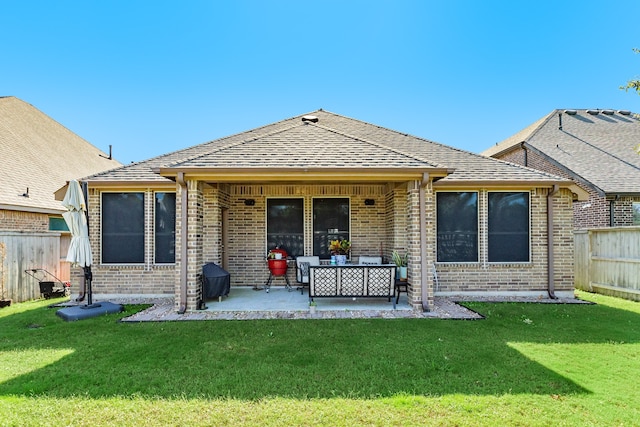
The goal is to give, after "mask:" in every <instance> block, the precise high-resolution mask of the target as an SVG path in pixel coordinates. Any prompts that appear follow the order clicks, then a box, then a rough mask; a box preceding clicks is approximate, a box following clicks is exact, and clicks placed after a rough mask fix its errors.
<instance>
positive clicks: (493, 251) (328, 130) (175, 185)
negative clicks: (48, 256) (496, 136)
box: [74, 110, 581, 312]
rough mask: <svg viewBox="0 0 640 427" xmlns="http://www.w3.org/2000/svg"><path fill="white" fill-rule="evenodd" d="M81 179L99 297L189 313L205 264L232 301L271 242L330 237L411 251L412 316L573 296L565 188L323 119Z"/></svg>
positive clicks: (302, 247)
mask: <svg viewBox="0 0 640 427" xmlns="http://www.w3.org/2000/svg"><path fill="white" fill-rule="evenodd" d="M81 181H83V182H84V183H86V184H87V186H88V194H89V197H88V206H89V218H90V219H89V222H90V239H91V243H92V247H93V251H94V260H95V265H94V267H93V291H94V293H95V294H96V295H99V296H101V297H105V298H113V297H114V296H116V295H122V294H128V295H133V294H144V295H147V296H167V295H170V296H174V298H175V308H176V310H177V311H179V312H182V311H185V310H188V311H190V310H195V309H196V308H197V305H198V301H199V299H200V298H201V288H200V285H199V283H198V275H199V273H200V272H201V271H202V266H203V265H204V264H205V263H208V262H215V263H217V264H220V265H222V266H223V268H225V269H226V270H227V271H229V272H230V274H231V286H232V291H231V292H233V287H234V286H255V285H260V284H263V283H264V281H265V279H266V277H267V269H266V265H265V255H266V253H267V251H268V250H269V249H271V248H273V247H274V246H275V245H276V244H278V245H281V246H283V247H285V248H286V249H287V251H288V253H289V254H290V255H291V256H293V257H295V256H300V255H319V256H320V257H321V258H325V257H328V256H329V254H328V252H327V242H328V240H329V239H331V238H335V237H341V238H347V239H349V240H351V241H352V243H353V246H352V252H351V254H352V256H363V255H377V256H379V255H382V256H383V257H384V259H385V261H387V262H388V261H389V260H390V258H391V253H392V251H393V250H398V251H401V252H405V251H406V252H407V253H408V254H409V268H408V270H409V283H410V286H409V292H408V296H409V303H410V304H411V305H412V306H413V307H414V308H416V309H427V310H428V309H430V308H431V307H432V304H433V299H434V296H435V295H439V294H441V295H445V294H454V293H455V294H463V293H467V294H476V295H477V294H491V293H494V294H497V293H502V294H505V293H517V294H526V295H545V296H546V295H548V294H554V293H555V294H556V295H558V296H573V237H572V209H571V205H572V203H573V200H574V198H575V197H576V194H581V191H580V190H579V189H577V187H576V186H575V185H574V184H573V183H572V182H571V181H570V180H568V179H564V178H560V177H557V176H554V175H551V174H548V173H544V172H539V171H535V170H532V169H528V168H523V167H521V166H518V165H513V164H509V163H506V162H502V161H499V160H495V159H490V158H487V157H484V156H480V155H477V154H472V153H469V152H465V151H462V150H458V149H455V148H451V147H448V146H445V145H442V144H438V143H435V142H431V141H428V140H425V139H422V138H418V137H414V136H410V135H407V134H405V133H400V132H396V131H393V130H389V129H385V128H383V127H380V126H376V125H373V124H369V123H365V122H362V121H358V120H354V119H351V118H347V117H344V116H340V115H337V114H333V113H329V112H326V111H323V110H318V111H315V112H312V113H309V114H306V115H301V116H297V117H293V118H290V119H286V120H282V121H279V122H276V123H273V124H269V125H266V126H263V127H260V128H257V129H253V130H249V131H247V132H243V133H240V134H236V135H232V136H229V137H225V138H221V139H218V140H214V141H211V142H207V143H204V144H201V145H197V146H193V147H190V148H186V149H184V150H180V151H176V152H173V153H169V154H166V155H162V156H159V157H156V158H152V159H150V160H147V161H143V162H140V163H135V164H131V165H126V166H123V167H120V168H117V169H114V170H111V171H107V172H104V173H99V174H95V175H92V176H88V177H86V178H83V179H81ZM549 224H551V227H549ZM548 230H552V232H551V233H550V234H549V233H548ZM436 272H437V281H436V280H435V278H436ZM289 274H291V279H292V280H294V276H295V271H293V269H289ZM80 276H81V274H80V272H79V271H78V274H77V277H76V278H75V279H76V280H75V281H77V282H79V281H80V280H81V277H80ZM77 285H78V284H77V283H74V286H77ZM76 289H77V288H76Z"/></svg>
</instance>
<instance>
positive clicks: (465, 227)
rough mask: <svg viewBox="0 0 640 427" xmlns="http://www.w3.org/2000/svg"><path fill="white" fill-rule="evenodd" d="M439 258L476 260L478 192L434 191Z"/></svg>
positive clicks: (447, 260)
mask: <svg viewBox="0 0 640 427" xmlns="http://www.w3.org/2000/svg"><path fill="white" fill-rule="evenodd" d="M436 197H437V198H436V203H437V219H436V221H437V248H438V261H439V262H477V261H478V193H476V192H443V193H437V195H436Z"/></svg>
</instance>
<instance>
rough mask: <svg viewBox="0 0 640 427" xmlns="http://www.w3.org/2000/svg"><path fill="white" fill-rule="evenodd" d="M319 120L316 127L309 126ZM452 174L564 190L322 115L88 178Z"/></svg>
mask: <svg viewBox="0 0 640 427" xmlns="http://www.w3.org/2000/svg"><path fill="white" fill-rule="evenodd" d="M309 115H312V116H316V117H317V118H318V121H317V122H316V123H314V122H309V121H303V120H302V117H304V116H309ZM303 167H313V168H315V169H316V170H322V169H327V170H329V169H335V168H345V169H349V170H352V171H353V170H356V171H357V170H363V171H366V170H367V169H397V170H408V169H412V168H416V169H424V170H428V169H434V168H436V169H449V170H450V171H451V170H454V171H453V173H451V174H449V175H448V176H447V177H446V178H443V179H441V180H440V181H438V183H439V185H442V184H445V185H446V184H447V183H449V184H452V185H453V184H456V183H463V182H468V181H485V182H489V183H500V182H504V181H510V182H511V181H514V182H521V183H526V182H549V183H552V182H558V181H563V180H562V179H561V178H558V177H556V176H554V175H550V174H546V173H543V172H539V171H535V170H533V169H529V168H525V167H522V166H518V165H514V164H510V163H507V162H503V161H500V160H495V159H490V158H487V157H485V156H481V155H478V154H473V153H470V152H467V151H463V150H459V149H456V148H452V147H449V146H446V145H442V144H439V143H436V142H432V141H429V140H426V139H423V138H418V137H415V136H411V135H407V134H404V133H401V132H397V131H393V130H390V129H386V128H383V127H380V126H376V125H373V124H370V123H366V122H362V121H359V120H355V119H351V118H347V117H344V116H341V115H338V114H334V113H330V112H327V111H323V110H318V111H314V112H311V113H306V114H303V115H300V116H296V117H292V118H289V119H286V120H282V121H279V122H276V123H272V124H269V125H266V126H262V127H259V128H256V129H252V130H249V131H247V132H243V133H239V134H236V135H231V136H228V137H225V138H220V139H217V140H214V141H210V142H207V143H204V144H200V145H197V146H193V147H189V148H186V149H184V150H180V151H176V152H173V153H169V154H166V155H163V156H159V157H155V158H152V159H149V160H146V161H143V162H140V163H135V164H131V165H126V166H123V167H121V168H118V169H115V170H111V171H107V172H104V173H99V174H96V175H93V176H91V177H87V179H88V180H89V181H92V182H100V181H127V182H136V181H139V182H142V181H144V182H154V181H164V180H166V178H163V177H161V176H160V175H158V174H157V173H155V172H154V170H156V171H157V170H158V169H163V170H167V168H174V169H181V168H184V169H189V170H191V169H192V168H198V169H207V170H215V169H225V168H235V169H237V170H246V171H251V170H257V169H261V170H264V168H277V169H279V170H283V169H284V170H285V171H286V169H287V168H290V169H291V170H292V171H293V170H294V169H299V168H303Z"/></svg>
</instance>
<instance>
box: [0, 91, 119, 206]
mask: <svg viewBox="0 0 640 427" xmlns="http://www.w3.org/2000/svg"><path fill="white" fill-rule="evenodd" d="M101 156H105V157H107V155H106V154H105V153H103V152H102V151H100V150H98V149H97V148H96V147H94V146H93V145H91V144H90V143H88V142H87V141H85V140H84V139H82V138H80V137H79V136H78V135H76V134H74V133H73V132H71V131H70V130H69V129H67V128H65V127H64V126H62V125H61V124H59V123H58V122H56V121H55V120H53V119H51V118H50V117H48V116H47V115H45V114H44V113H42V112H41V111H39V110H38V109H37V108H35V107H34V106H32V105H30V104H28V103H26V102H24V101H22V100H20V99H18V98H16V97H13V96H9V97H0V159H2V166H1V167H2V173H0V209H9V210H19V211H29V212H43V213H58V212H63V211H64V208H63V207H62V205H61V204H60V202H59V201H56V200H55V198H54V192H55V191H56V190H57V189H59V188H60V187H62V186H64V185H66V182H67V181H68V180H70V179H74V178H77V177H78V176H86V175H89V174H93V173H97V172H100V171H104V170H106V169H111V168H114V167H117V166H120V165H121V164H120V163H119V162H118V161H116V160H109V159H107V158H105V157H101ZM27 189H28V195H29V197H25V196H23V194H26V193H27Z"/></svg>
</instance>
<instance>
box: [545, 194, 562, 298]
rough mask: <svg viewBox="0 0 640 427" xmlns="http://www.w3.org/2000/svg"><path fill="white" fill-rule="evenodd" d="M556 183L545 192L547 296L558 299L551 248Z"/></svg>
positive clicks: (553, 256)
mask: <svg viewBox="0 0 640 427" xmlns="http://www.w3.org/2000/svg"><path fill="white" fill-rule="evenodd" d="M559 189H560V187H559V186H558V184H555V185H554V186H553V189H552V190H551V191H550V192H549V194H547V281H548V283H547V292H548V293H549V298H551V299H558V297H557V296H556V294H555V285H554V282H553V276H554V275H555V268H554V264H555V252H554V250H553V196H554V195H555V194H556V193H557V192H558V190H559Z"/></svg>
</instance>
